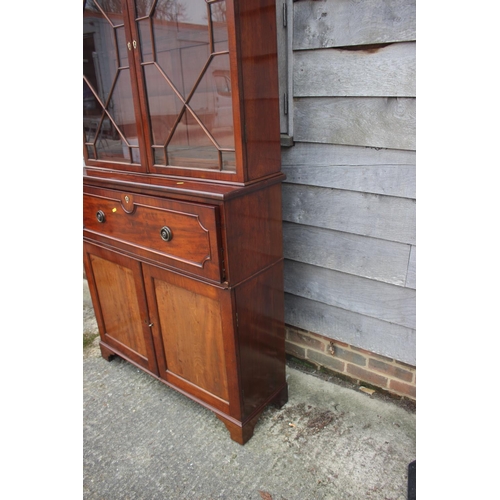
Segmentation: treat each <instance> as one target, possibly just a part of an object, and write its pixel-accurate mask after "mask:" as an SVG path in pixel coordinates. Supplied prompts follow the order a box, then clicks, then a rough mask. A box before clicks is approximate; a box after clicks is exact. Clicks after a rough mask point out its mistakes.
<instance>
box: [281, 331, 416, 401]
mask: <svg viewBox="0 0 500 500" xmlns="http://www.w3.org/2000/svg"><path fill="white" fill-rule="evenodd" d="M285 349H286V352H287V354H290V355H292V356H294V357H296V358H299V359H303V360H305V361H309V362H311V363H313V364H314V365H316V366H317V367H318V368H326V369H328V370H330V371H332V372H334V373H338V374H339V375H342V376H343V377H348V378H350V379H351V380H352V381H353V382H354V383H357V384H359V385H363V383H365V384H368V385H371V386H372V387H379V388H380V389H383V390H384V391H387V392H389V393H391V394H394V395H396V396H403V397H406V398H409V399H413V400H416V368H415V367H414V366H411V365H408V364H406V363H403V362H400V361H397V360H394V359H391V358H388V357H387V356H382V355H380V354H375V353H373V352H370V351H367V350H365V349H360V348H359V347H355V346H350V345H349V344H346V343H344V342H340V341H337V340H332V339H329V338H326V337H323V336H322V335H319V334H317V333H314V332H308V331H306V330H302V329H300V328H296V327H293V326H290V325H287V326H286V343H285Z"/></svg>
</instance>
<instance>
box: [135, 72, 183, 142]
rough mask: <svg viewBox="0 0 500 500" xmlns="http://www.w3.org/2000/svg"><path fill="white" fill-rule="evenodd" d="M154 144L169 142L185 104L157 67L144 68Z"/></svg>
mask: <svg viewBox="0 0 500 500" xmlns="http://www.w3.org/2000/svg"><path fill="white" fill-rule="evenodd" d="M144 76H145V80H146V93H147V97H148V106H149V114H150V120H151V130H152V133H153V144H155V145H157V146H159V145H164V144H165V143H166V142H167V138H168V136H169V134H170V131H171V130H172V127H173V126H174V124H175V121H176V120H177V117H178V116H179V114H180V112H181V111H182V108H183V102H182V100H181V99H179V97H177V95H176V94H175V92H174V91H173V89H172V87H171V86H170V85H169V84H168V82H167V80H166V79H165V77H164V75H163V74H162V73H161V72H160V70H159V69H158V67H157V66H156V65H147V66H144Z"/></svg>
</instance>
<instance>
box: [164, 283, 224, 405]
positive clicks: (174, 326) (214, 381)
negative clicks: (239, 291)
mask: <svg viewBox="0 0 500 500" xmlns="http://www.w3.org/2000/svg"><path fill="white" fill-rule="evenodd" d="M155 295H156V301H157V305H158V315H159V320H160V327H161V336H162V342H163V349H164V352H165V353H167V355H166V357H167V359H166V361H167V370H168V371H169V372H171V373H173V374H175V375H177V376H179V377H181V378H183V379H185V380H188V381H189V382H191V383H192V384H194V385H196V386H198V387H200V388H202V389H204V390H206V391H208V392H210V393H211V394H214V395H216V396H218V397H220V398H222V399H224V400H226V401H227V400H228V399H229V395H228V388H227V375H226V363H225V357H224V345H223V338H222V327H221V322H222V318H221V311H220V305H219V302H218V301H217V300H216V299H215V298H212V297H207V296H206V295H204V294H200V293H195V292H193V291H191V290H186V289H184V288H181V287H179V286H176V285H173V284H172V283H167V282H165V281H161V280H159V279H156V280H155ZM174 353H175V355H172V354H174Z"/></svg>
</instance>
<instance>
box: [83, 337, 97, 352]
mask: <svg viewBox="0 0 500 500" xmlns="http://www.w3.org/2000/svg"><path fill="white" fill-rule="evenodd" d="M97 337H99V334H98V333H84V334H83V348H84V349H85V348H87V347H90V346H91V345H92V344H93V342H94V340H95V339H96V338H97Z"/></svg>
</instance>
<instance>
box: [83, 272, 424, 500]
mask: <svg viewBox="0 0 500 500" xmlns="http://www.w3.org/2000/svg"><path fill="white" fill-rule="evenodd" d="M96 333H97V326H96V324H95V318H94V317H93V311H92V306H91V303H90V298H89V296H88V289H87V288H86V281H85V280H84V334H86V335H87V336H88V338H89V339H90V340H92V336H93V335H95V334H96ZM98 340H99V339H98V338H95V339H94V340H93V341H91V342H90V343H89V345H88V346H87V347H85V348H84V354H83V394H84V418H83V421H84V428H83V440H84V456H83V468H84V479H83V492H84V494H83V498H84V499H86V500H90V499H103V500H114V499H117V500H118V499H130V500H133V499H145V500H155V499H162V500H165V499H167V500H170V499H176V500H177V499H179V500H184V499H186V500H212V499H214V500H215V499H227V500H239V499H242V500H243V499H248V500H253V499H255V500H262V499H264V500H316V499H317V500H330V499H331V500H334V499H335V500H343V499H365V498H367V499H391V500H392V499H393V500H400V499H401V500H403V499H406V498H407V487H408V486H407V485H408V483H407V480H408V479H407V478H408V465H409V463H410V462H411V461H412V460H414V459H415V454H416V450H415V440H416V415H415V412H413V411H410V410H408V409H406V408H404V407H401V406H400V405H397V404H393V403H391V402H390V401H387V400H382V399H377V398H374V397H372V396H369V395H367V394H364V393H361V392H359V391H357V390H353V389H352V388H348V387H342V386H341V385H338V384H335V383H332V382H330V381H326V380H322V379H320V378H318V377H314V376H312V375H310V374H307V373H303V372H302V371H301V370H297V369H295V368H293V367H291V366H289V367H287V379H288V384H289V401H288V403H287V404H286V405H285V406H284V407H283V408H281V409H276V408H274V407H269V408H267V409H266V410H265V411H264V413H263V414H262V416H261V418H260V420H259V421H258V423H257V425H256V427H255V432H254V435H253V437H252V438H251V439H250V441H249V442H248V443H247V444H245V445H244V446H241V445H239V444H237V443H235V442H234V441H232V440H231V439H230V437H229V433H228V431H227V430H226V428H225V426H224V424H223V423H222V422H221V421H220V420H218V419H217V417H216V416H215V415H214V414H213V413H212V412H210V411H209V410H206V409H205V408H203V407H201V406H199V405H198V404H197V403H195V402H193V401H191V400H190V399H189V398H187V397H185V396H183V395H181V394H179V393H177V392H176V391H174V390H173V389H171V388H169V387H167V386H165V385H164V384H162V383H161V382H160V381H158V380H156V379H154V378H152V377H150V376H149V375H147V374H145V373H143V372H142V371H141V370H139V369H137V368H136V367H134V366H132V365H131V364H130V363H127V362H126V361H124V360H122V359H120V358H115V359H113V360H112V361H111V362H107V361H105V360H104V359H103V358H102V357H101V355H100V350H99V347H98Z"/></svg>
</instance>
